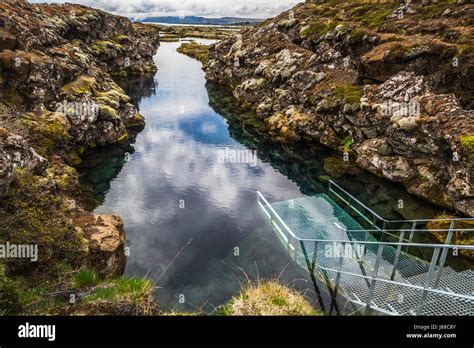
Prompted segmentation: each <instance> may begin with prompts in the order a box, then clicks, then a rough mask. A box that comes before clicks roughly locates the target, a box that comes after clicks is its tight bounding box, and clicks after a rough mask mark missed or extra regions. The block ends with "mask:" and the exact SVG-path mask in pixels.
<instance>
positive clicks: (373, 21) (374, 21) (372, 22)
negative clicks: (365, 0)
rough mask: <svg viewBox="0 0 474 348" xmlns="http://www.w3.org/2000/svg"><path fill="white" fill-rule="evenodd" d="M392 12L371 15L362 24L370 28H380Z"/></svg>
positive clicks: (383, 11) (379, 12) (382, 11)
mask: <svg viewBox="0 0 474 348" xmlns="http://www.w3.org/2000/svg"><path fill="white" fill-rule="evenodd" d="M390 13H391V12H390V11H385V10H381V11H378V12H375V13H370V14H369V15H368V16H367V17H366V18H363V19H362V21H361V23H362V24H363V25H365V26H367V27H368V28H371V29H372V28H376V27H379V26H380V25H381V24H382V23H383V21H384V20H386V19H387V17H388V16H389V15H390Z"/></svg>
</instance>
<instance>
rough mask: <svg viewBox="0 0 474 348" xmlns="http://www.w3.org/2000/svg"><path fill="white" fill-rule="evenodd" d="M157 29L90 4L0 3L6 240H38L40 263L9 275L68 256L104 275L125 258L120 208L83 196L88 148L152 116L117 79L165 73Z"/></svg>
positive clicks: (0, 163)
mask: <svg viewBox="0 0 474 348" xmlns="http://www.w3.org/2000/svg"><path fill="white" fill-rule="evenodd" d="M158 46H159V37H158V30H157V29H156V28H155V27H153V26H148V25H143V24H139V23H131V22H130V21H129V20H128V19H127V18H125V17H120V16H115V15H111V14H108V13H106V12H103V11H100V10H95V9H91V8H88V7H85V6H81V5H73V4H65V5H56V4H30V3H27V2H26V1H23V0H7V1H2V2H1V3H0V220H1V221H2V224H1V226H0V241H8V242H9V243H14V244H37V245H38V249H39V260H38V262H36V263H34V264H33V263H30V262H26V261H25V262H23V261H21V260H7V262H6V263H5V264H4V265H3V266H2V267H1V268H2V269H1V271H2V272H1V273H2V276H8V275H12V276H14V277H16V276H19V275H21V276H22V277H26V278H28V279H30V282H31V284H34V283H35V282H34V279H35V278H38V277H39V276H38V274H40V275H42V274H44V273H47V272H45V270H47V269H50V268H53V267H55V265H57V264H58V263H61V262H66V263H67V264H68V265H69V266H71V267H72V268H73V269H78V268H81V267H88V268H90V269H93V270H95V271H96V272H97V273H98V274H99V275H100V276H101V278H102V279H107V278H114V277H118V276H121V275H122V273H123V271H124V269H125V264H126V255H125V245H124V244H125V232H124V229H123V223H122V221H121V219H120V217H117V216H111V215H93V214H91V213H89V212H88V211H87V209H86V208H85V205H84V204H83V202H82V198H81V189H80V187H79V179H78V178H79V174H78V172H77V170H76V169H75V168H76V167H77V166H79V165H80V163H81V158H80V156H81V154H82V153H84V152H85V151H86V150H89V149H93V148H96V147H101V146H107V145H110V144H115V143H120V142H123V141H125V140H126V139H127V138H128V137H129V132H130V131H131V130H133V129H137V128H138V129H140V128H142V127H143V126H144V125H145V120H144V118H143V117H142V116H141V115H140V114H139V112H138V110H137V109H136V107H135V106H134V105H133V104H132V103H131V100H130V97H129V96H127V95H126V94H125V92H124V91H123V90H122V88H120V87H119V85H118V84H117V83H116V82H115V80H114V79H116V80H117V79H118V78H129V77H134V76H141V75H143V74H146V73H153V72H156V66H155V64H154V61H153V56H154V55H155V54H156V51H157V49H158Z"/></svg>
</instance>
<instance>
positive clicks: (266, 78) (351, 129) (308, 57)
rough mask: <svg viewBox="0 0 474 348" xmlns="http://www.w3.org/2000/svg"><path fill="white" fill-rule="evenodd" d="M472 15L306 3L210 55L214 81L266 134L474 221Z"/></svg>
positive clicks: (414, 5) (455, 8)
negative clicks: (312, 148)
mask: <svg viewBox="0 0 474 348" xmlns="http://www.w3.org/2000/svg"><path fill="white" fill-rule="evenodd" d="M469 13H470V14H473V13H474V5H472V4H463V2H462V1H460V2H459V3H458V4H455V3H453V2H449V1H437V2H436V3H434V2H433V4H431V3H428V4H427V3H426V1H425V2H422V1H411V2H410V4H408V5H406V4H405V3H404V2H401V1H392V2H385V3H381V4H380V3H377V4H375V3H370V2H363V1H361V2H360V3H347V2H344V1H316V0H312V1H306V2H304V3H302V4H299V5H297V6H296V7H295V8H293V9H292V10H290V11H287V12H284V13H282V14H281V15H279V16H277V17H276V18H273V19H269V20H266V21H265V22H263V23H261V24H259V25H257V26H255V27H252V28H248V29H245V30H243V31H242V32H241V33H240V34H235V35H233V36H232V37H231V38H229V39H227V40H224V41H221V42H219V43H217V44H215V45H213V46H211V48H210V52H209V60H208V61H207V64H206V67H205V69H206V77H207V79H208V80H209V81H211V82H214V83H217V84H219V85H221V86H223V87H225V88H228V89H230V90H231V91H232V93H233V95H234V97H235V98H236V99H237V100H238V101H239V103H240V104H241V105H242V106H243V107H244V108H247V109H249V110H253V111H254V112H255V117H254V118H253V119H250V120H249V119H246V120H245V122H246V123H247V124H251V125H252V126H254V127H255V128H257V129H258V130H259V131H260V132H262V133H265V134H270V135H271V136H273V137H275V138H277V139H279V140H280V141H281V142H282V143H285V142H292V141H307V142H308V143H310V142H318V143H321V144H323V145H325V146H327V147H329V148H331V149H333V150H335V151H337V152H339V153H340V156H341V160H344V161H346V162H354V163H356V164H357V165H358V166H359V167H361V168H362V169H365V170H367V171H369V172H372V173H374V174H376V175H377V176H380V177H383V178H386V179H388V180H390V181H393V182H398V183H401V184H403V185H404V186H405V187H406V188H407V190H408V192H410V193H412V194H414V195H416V196H418V197H421V198H423V199H425V200H426V201H428V202H430V203H433V204H435V205H438V206H440V207H442V208H445V209H448V210H450V211H454V212H456V213H458V214H461V215H466V216H474V188H473V185H472V182H473V156H474V155H473V154H474V111H473V110H472V108H473V104H472V101H473V91H474V87H473V86H472V83H471V82H472V81H473V77H474V55H473V42H472V38H473V33H474V21H473V20H472V18H473V16H469V15H467V14H469ZM348 174H349V175H350V173H348Z"/></svg>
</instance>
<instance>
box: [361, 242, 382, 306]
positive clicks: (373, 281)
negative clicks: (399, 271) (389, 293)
mask: <svg viewBox="0 0 474 348" xmlns="http://www.w3.org/2000/svg"><path fill="white" fill-rule="evenodd" d="M383 247H384V245H383V244H379V250H378V251H377V259H376V261H375V265H374V272H373V273H372V279H371V282H370V289H369V294H368V295H367V303H366V306H365V311H366V313H367V314H368V312H369V310H370V303H371V302H372V297H373V296H374V291H375V285H376V278H377V275H378V273H379V267H380V260H381V259H382V253H383Z"/></svg>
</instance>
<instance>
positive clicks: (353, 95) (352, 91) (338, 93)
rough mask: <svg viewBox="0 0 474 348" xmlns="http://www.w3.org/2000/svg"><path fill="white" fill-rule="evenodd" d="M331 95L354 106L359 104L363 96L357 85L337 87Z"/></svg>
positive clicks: (360, 88)
mask: <svg viewBox="0 0 474 348" xmlns="http://www.w3.org/2000/svg"><path fill="white" fill-rule="evenodd" d="M332 95H333V96H335V97H336V98H338V99H342V100H344V102H345V103H349V104H354V103H358V102H360V98H362V96H363V92H362V86H358V85H339V86H336V88H335V89H334V90H333V91H332Z"/></svg>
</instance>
